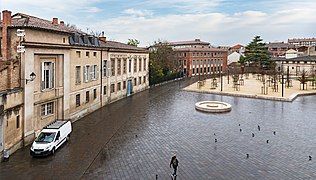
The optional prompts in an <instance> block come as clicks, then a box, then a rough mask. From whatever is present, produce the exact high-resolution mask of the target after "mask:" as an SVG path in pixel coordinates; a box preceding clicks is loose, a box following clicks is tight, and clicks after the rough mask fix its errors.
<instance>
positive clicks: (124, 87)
mask: <svg viewBox="0 0 316 180" xmlns="http://www.w3.org/2000/svg"><path fill="white" fill-rule="evenodd" d="M123 89H126V81H123Z"/></svg>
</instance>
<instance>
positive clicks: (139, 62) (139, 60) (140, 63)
mask: <svg viewBox="0 0 316 180" xmlns="http://www.w3.org/2000/svg"><path fill="white" fill-rule="evenodd" d="M138 71H142V59H138Z"/></svg>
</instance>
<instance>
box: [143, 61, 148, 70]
mask: <svg viewBox="0 0 316 180" xmlns="http://www.w3.org/2000/svg"><path fill="white" fill-rule="evenodd" d="M146 64H147V59H144V68H143V71H146V69H147V68H146Z"/></svg>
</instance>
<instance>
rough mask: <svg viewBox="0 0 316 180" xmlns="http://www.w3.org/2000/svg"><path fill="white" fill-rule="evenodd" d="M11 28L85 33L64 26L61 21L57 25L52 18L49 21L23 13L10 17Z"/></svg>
mask: <svg viewBox="0 0 316 180" xmlns="http://www.w3.org/2000/svg"><path fill="white" fill-rule="evenodd" d="M11 27H21V28H23V27H30V28H35V29H36V28H37V29H46V30H52V31H59V32H65V33H80V34H86V33H85V32H82V31H81V30H79V29H75V28H73V27H70V26H67V25H65V24H64V22H63V21H60V23H59V22H58V19H57V18H54V20H52V21H49V20H45V19H41V18H38V17H34V16H30V15H27V14H23V13H16V14H14V15H13V16H12V23H11Z"/></svg>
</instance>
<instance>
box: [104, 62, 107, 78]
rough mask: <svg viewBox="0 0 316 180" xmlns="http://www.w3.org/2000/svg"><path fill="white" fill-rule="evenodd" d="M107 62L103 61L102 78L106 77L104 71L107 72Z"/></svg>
mask: <svg viewBox="0 0 316 180" xmlns="http://www.w3.org/2000/svg"><path fill="white" fill-rule="evenodd" d="M106 63H107V61H106V60H103V77H105V76H106V70H107V64H106Z"/></svg>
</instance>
